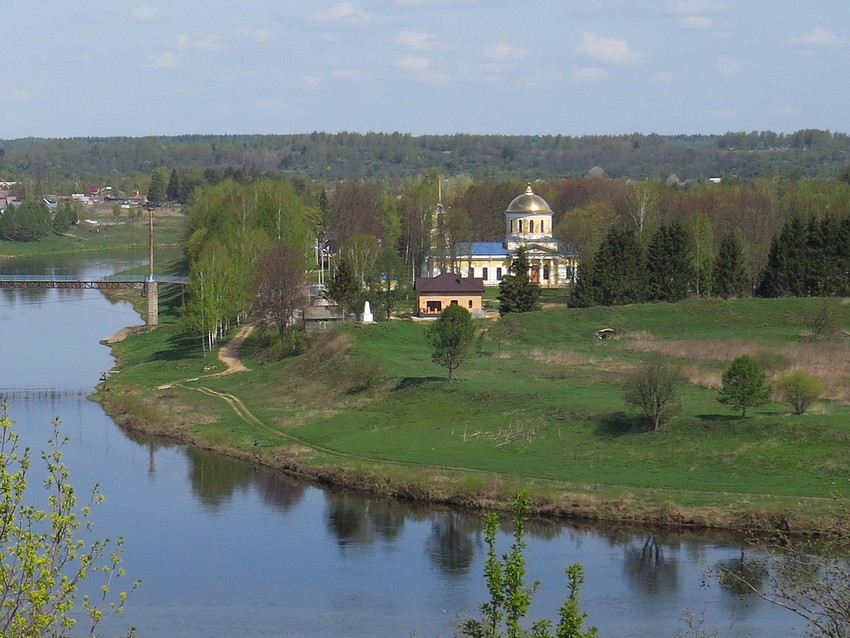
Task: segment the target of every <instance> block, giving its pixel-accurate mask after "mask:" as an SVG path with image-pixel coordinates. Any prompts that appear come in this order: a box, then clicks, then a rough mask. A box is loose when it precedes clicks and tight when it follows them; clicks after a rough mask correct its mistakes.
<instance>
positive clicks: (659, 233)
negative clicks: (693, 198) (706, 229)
mask: <svg viewBox="0 0 850 638" xmlns="http://www.w3.org/2000/svg"><path fill="white" fill-rule="evenodd" d="M689 243H690V237H689V236H688V232H687V231H686V230H685V227H684V226H682V224H680V223H679V222H673V223H672V224H663V225H661V226H659V227H658V230H656V231H655V233H654V234H653V235H652V239H651V240H650V242H649V249H648V250H647V254H646V270H647V299H648V300H649V301H681V300H682V299H684V298H685V297H686V296H687V294H688V289H689V283H690V281H691V279H692V277H693V274H692V267H691V256H690V251H689V248H688V246H689Z"/></svg>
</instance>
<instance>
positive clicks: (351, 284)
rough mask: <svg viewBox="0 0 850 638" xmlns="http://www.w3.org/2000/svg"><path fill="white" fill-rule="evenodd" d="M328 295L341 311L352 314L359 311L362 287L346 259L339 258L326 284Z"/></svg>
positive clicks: (361, 303) (361, 305) (361, 300)
mask: <svg viewBox="0 0 850 638" xmlns="http://www.w3.org/2000/svg"><path fill="white" fill-rule="evenodd" d="M328 296H329V297H330V298H331V299H333V300H334V301H335V302H337V303H338V304H339V305H340V307H341V308H342V310H343V312H349V313H351V314H354V315H357V314H359V313H360V312H361V310H362V308H363V288H362V286H361V285H360V281H359V280H358V278H357V274H356V273H355V272H354V269H353V268H352V267H351V264H350V263H349V262H348V260H347V259H341V260H340V262H339V263H338V264H337V267H336V269H335V270H334V274H333V276H332V277H331V281H330V283H329V284H328Z"/></svg>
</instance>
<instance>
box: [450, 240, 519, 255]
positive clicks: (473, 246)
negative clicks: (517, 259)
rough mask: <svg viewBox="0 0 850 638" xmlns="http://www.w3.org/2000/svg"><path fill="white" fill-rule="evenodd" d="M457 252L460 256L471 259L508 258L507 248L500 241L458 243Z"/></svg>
mask: <svg viewBox="0 0 850 638" xmlns="http://www.w3.org/2000/svg"><path fill="white" fill-rule="evenodd" d="M457 249H458V250H457V252H458V254H461V255H471V256H472V257H508V256H510V252H508V249H507V247H506V246H505V244H504V243H503V242H500V241H473V242H469V243H467V242H458V245H457Z"/></svg>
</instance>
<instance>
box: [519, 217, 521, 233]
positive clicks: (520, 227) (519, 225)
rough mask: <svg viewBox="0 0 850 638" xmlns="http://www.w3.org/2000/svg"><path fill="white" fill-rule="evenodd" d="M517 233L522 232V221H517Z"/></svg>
mask: <svg viewBox="0 0 850 638" xmlns="http://www.w3.org/2000/svg"><path fill="white" fill-rule="evenodd" d="M519 232H522V220H521V219H520V220H519Z"/></svg>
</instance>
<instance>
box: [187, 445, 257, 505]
mask: <svg viewBox="0 0 850 638" xmlns="http://www.w3.org/2000/svg"><path fill="white" fill-rule="evenodd" d="M186 457H187V458H188V459H189V464H190V466H191V470H190V471H189V480H190V482H191V484H192V490H193V491H194V492H195V494H197V495H198V498H199V499H200V500H201V503H203V504H204V505H206V506H209V507H211V508H212V509H217V508H218V507H219V506H221V505H222V504H224V503H225V502H226V501H228V500H230V498H231V497H232V496H233V494H234V492H236V491H237V490H245V489H247V488H248V487H249V486H250V485H251V481H252V480H253V477H254V468H252V467H251V466H250V465H247V464H245V463H240V462H238V461H233V460H231V459H225V458H222V457H220V456H215V455H213V454H210V453H209V452H204V451H202V450H198V449H196V448H193V447H187V448H186Z"/></svg>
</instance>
